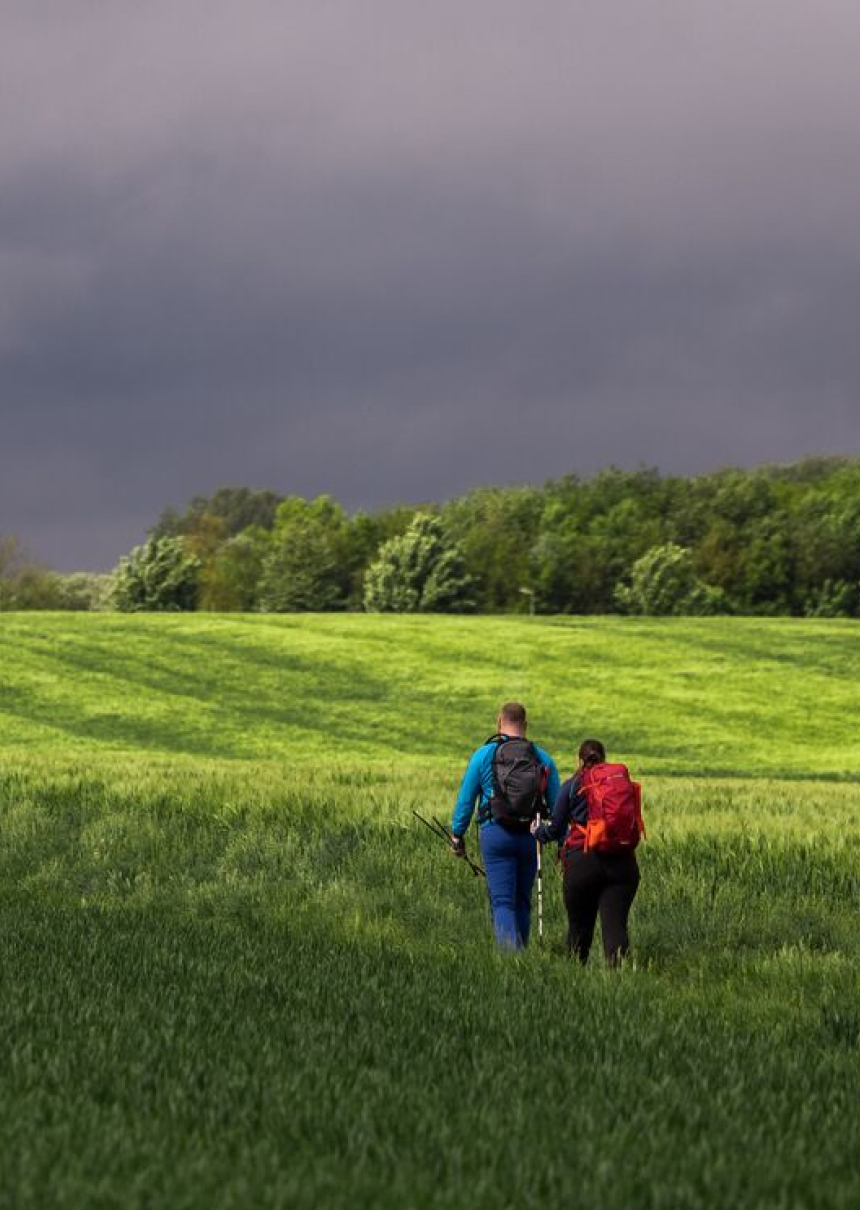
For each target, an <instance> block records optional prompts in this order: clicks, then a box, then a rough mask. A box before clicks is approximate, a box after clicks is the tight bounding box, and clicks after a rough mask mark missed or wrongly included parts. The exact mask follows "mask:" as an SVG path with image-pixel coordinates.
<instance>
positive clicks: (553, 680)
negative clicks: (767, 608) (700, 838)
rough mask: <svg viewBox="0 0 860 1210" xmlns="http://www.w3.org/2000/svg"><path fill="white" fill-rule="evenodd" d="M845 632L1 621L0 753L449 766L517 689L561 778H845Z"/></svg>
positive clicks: (671, 623)
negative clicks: (587, 765) (591, 755)
mask: <svg viewBox="0 0 860 1210" xmlns="http://www.w3.org/2000/svg"><path fill="white" fill-rule="evenodd" d="M858 682H860V624H858V623H854V622H837V621H831V620H820V621H819V620H815V621H812V620H793V619H773V620H770V619H745V618H713V619H680V618H679V619H621V618H571V619H568V618H547V619H544V618H537V619H523V618H441V617H408V618H407V617H380V616H363V615H354V616H353V615H337V616H330V615H329V616H326V615H300V616H272V615H268V616H235V615H226V616H216V615H184V616H170V615H132V616H128V615H125V616H123V615H92V614H78V615H68V614H67V615H60V614H19V615H5V616H2V617H0V750H2V749H6V750H10V749H22V748H23V749H28V750H30V751H32V750H36V751H43V752H45V753H52V752H56V751H58V750H62V751H65V752H68V753H76V754H82V753H85V752H90V753H92V752H96V751H103V752H109V751H123V752H134V751H139V752H141V753H145V754H149V755H150V756H153V755H156V754H162V755H165V756H172V757H196V758H200V757H210V758H215V759H218V758H222V759H229V760H243V759H245V760H259V759H275V760H283V759H289V760H290V761H291V762H295V761H298V762H300V763H302V764H311V765H314V764H316V765H319V764H320V763H321V762H324V763H325V764H326V765H329V764H331V763H332V762H334V763H336V764H343V765H346V766H349V765H350V764H352V763H360V764H362V766H365V767H366V766H368V765H375V764H383V765H384V764H385V763H388V762H392V761H398V762H399V761H403V760H408V761H415V762H417V763H430V764H432V765H436V766H441V765H442V764H445V765H447V764H449V763H450V762H452V761H453V762H454V763H455V764H456V763H458V762H459V761H461V760H462V759H463V758H464V757H465V755H466V754H467V752H468V750H469V749H470V747H471V746H472V745H473V744H474V743H476V742H479V741H480V740H481V739H482V738H484V736H485V734H487V733H488V732H489V730H491V728H492V722H493V717H494V711H495V709H496V707H497V705H498V703H499V702H500V701H501V700H503V699H505V698H511V697H517V698H522V699H524V700H525V701H526V703H527V705H528V706H529V709H530V713H531V717H532V734H533V735H534V736H535V737H536V738H539V739H540V740H541V741H542V742H544V743H545V744H547V746H549V747H550V748H551V749H552V750H553V751H554V752H555V753H557V755H558V760H559V763H560V764H561V765H562V766H563V767H565V768H569V767H570V766H571V764H572V762H573V753H574V749H575V746H576V744H577V743H578V741H579V739H581V738H582V737H583V736H585V735H586V734H596V735H598V736H600V737H602V738H603V739H604V740H605V741H606V742H607V744H608V745H609V747H610V749H611V751H612V752H613V753H614V754H615V755H617V756H618V757H620V758H622V759H626V760H627V761H629V762H630V763H631V764H632V765H634V766H635V767H636V768H637V770H638V771H639V772H641V773H643V774H644V775H648V774H657V773H660V774H667V775H673V774H681V773H690V774H699V775H706V776H712V775H723V776H765V775H766V776H776V777H815V778H845V777H850V776H852V775H854V774H856V772H857V770H858V768H860V735H858V729H857V727H856V718H857V697H858V695H857V690H856V685H857V683H858Z"/></svg>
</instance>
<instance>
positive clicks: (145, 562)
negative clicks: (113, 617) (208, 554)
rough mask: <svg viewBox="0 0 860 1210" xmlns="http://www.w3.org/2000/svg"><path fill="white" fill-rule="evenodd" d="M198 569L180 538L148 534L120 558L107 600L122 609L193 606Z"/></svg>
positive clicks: (170, 609) (165, 609)
mask: <svg viewBox="0 0 860 1210" xmlns="http://www.w3.org/2000/svg"><path fill="white" fill-rule="evenodd" d="M199 573H200V560H199V559H198V558H197V556H196V555H193V554H190V553H189V551H188V549H187V547H186V544H185V542H184V540H183V539H182V538H150V539H149V541H148V542H146V543H145V544H144V545H143V546H136V547H135V548H134V550H133V551H132V552H131V554H130V555H128V556H127V557H126V558H124V559H120V561H119V565H118V567H117V569H116V571H115V572H114V576H113V588H112V592H111V604H112V605H113V606H114V607H115V608H116V609H118V610H120V611H121V612H123V613H137V612H143V611H145V610H152V611H163V612H171V613H176V612H181V611H184V610H190V609H195V608H196V606H197V592H198V578H199Z"/></svg>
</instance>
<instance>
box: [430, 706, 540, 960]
mask: <svg viewBox="0 0 860 1210" xmlns="http://www.w3.org/2000/svg"><path fill="white" fill-rule="evenodd" d="M497 728H498V731H497V734H496V735H494V736H492V737H491V738H490V739H489V740H488V741H487V742H486V743H485V744H483V745H482V746H481V747H480V748H478V749H477V751H476V752H474V753H473V754H472V757H471V759H470V761H469V764H468V766H467V768H466V772H465V775H464V777H463V782H462V785H461V786H460V793H459V795H458V796H457V805H456V806H455V808H454V815H453V819H452V821H451V832H452V833H453V841H452V849H453V852H454V854H455V856H457V857H462V856H464V854H465V852H466V843H465V840H464V837H465V835H466V830H467V828H468V827H469V824H470V822H471V819H472V814H473V812H474V810H475V804H476V803H477V804H478V830H479V833H478V834H479V838H480V844H481V853H482V855H483V859H484V868H485V870H486V872H487V888H488V890H489V893H490V907H491V909H492V913H493V930H494V932H495V935H496V941H497V942H498V944H499V945H500V946H501V947H502V948H503V949H522V948H523V947H524V946H526V945H528V940H529V932H530V930H531V912H532V887H533V885H534V880H535V874H536V872H537V846H536V843H535V840H534V837H533V836H532V835H531V833H530V831H529V828H530V825H531V823H532V821H533V820H534V819H535V818H536V816H537V815H538V814H541V815H546V814H547V806H546V804H547V802H549V803H554V802H555V799H556V796H557V795H558V791H559V776H558V769H557V768H556V765H555V761H554V760H553V759H552V757H551V756H550V755H549V753H548V752H546V751H544V749H543V748H539V747H538V746H537V744H532V743H531V742H530V741H529V740H527V739H526V711H525V707H524V706H521V705H520V703H519V702H506V703H505V705H504V706H502V708H501V710H500V711H499V718H498V722H497Z"/></svg>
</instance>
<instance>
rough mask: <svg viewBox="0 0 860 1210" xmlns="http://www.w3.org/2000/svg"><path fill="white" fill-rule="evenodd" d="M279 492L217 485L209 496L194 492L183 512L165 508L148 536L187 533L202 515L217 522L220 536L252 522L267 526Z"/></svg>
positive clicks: (196, 527) (201, 521)
mask: <svg viewBox="0 0 860 1210" xmlns="http://www.w3.org/2000/svg"><path fill="white" fill-rule="evenodd" d="M282 499H283V497H282V496H279V495H278V494H277V492H271V491H259V492H258V491H252V490H251V489H250V488H247V487H219V488H218V490H217V491H216V492H214V493H213V494H212V495H211V496H194V497H192V499H191V500H190V501H189V502H188V504H187V505H186V507H185V510H184V511H183V512H181V513H180V512H177V510H176V509H175V508H167V509H165V510H164V512H163V513H162V514H161V516H160V518H159V519H158V521H157V522H156V524H155V526H154V527H153V529H152V531H151V532H152V536H153V537H156V538H160V537H178V536H180V535H183V536H187V535H189V534H193V533H195V532H196V531H198V530H199V529H200V528H201V526H203V525H205V524H206V523H207V522H206V519H207V518H209V519H215V520H217V521H219V522H221V529H222V532H223V535H224V538H225V539H226V538H232V537H234V536H235V535H236V534H238V533H241V532H242V530H243V529H249V528H251V527H252V526H255V527H258V528H260V529H271V528H272V527H273V525H274V524H275V514H276V513H277V509H278V505H279V504H280V502H281V500H282Z"/></svg>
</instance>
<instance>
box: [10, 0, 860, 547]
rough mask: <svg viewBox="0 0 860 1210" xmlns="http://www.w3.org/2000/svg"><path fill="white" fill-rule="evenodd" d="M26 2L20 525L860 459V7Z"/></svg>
mask: <svg viewBox="0 0 860 1210" xmlns="http://www.w3.org/2000/svg"><path fill="white" fill-rule="evenodd" d="M609 9H610V6H606V5H597V4H570V3H561V2H552V3H538V4H536V5H533V6H529V7H528V8H527V9H526V8H523V7H522V6H521V5H519V4H517V5H514V4H510V3H505V2H501V0H492V2H490V0H480V2H467V3H465V4H464V3H462V2H461V3H459V4H453V3H448V2H447V0H446V2H445V3H437V4H434V5H426V6H418V5H410V4H404V3H402V0H401V2H399V3H394V2H393V0H385V2H371V3H368V4H366V5H351V4H346V3H328V4H327V3H323V2H322V0H316V2H315V3H313V4H310V3H307V4H305V3H294V4H283V3H274V0H272V2H270V3H267V2H265V0H253V2H249V0H246V3H244V4H243V5H241V6H237V5H235V4H225V3H213V2H212V0H207V2H206V3H202V2H200V3H190V2H178V0H177V2H174V3H171V4H167V3H166V2H159V3H153V4H149V5H136V4H131V3H129V4H124V3H112V4H110V5H107V4H102V3H95V2H93V3H75V2H73V0H66V2H64V3H63V4H59V3H57V4H50V3H45V4H40V5H33V4H26V5H25V4H23V3H21V4H17V5H16V4H9V3H7V4H6V5H4V7H3V13H2V16H0V104H2V112H3V113H4V115H7V116H8V115H12V114H14V121H8V120H7V121H6V122H5V123H4V125H3V126H2V127H0V409H2V447H0V449H2V452H0V472H2V473H0V529H4V530H11V531H14V532H17V533H18V534H19V535H20V536H22V537H23V538H24V539H25V540H26V541H27V542H28V543H29V545H30V546H31V547H32V548H33V549H34V550H35V551H36V552H37V553H38V554H40V555H41V556H43V557H45V558H47V559H49V560H51V561H53V562H55V563H56V564H57V565H59V566H65V567H73V566H83V565H92V566H107V565H110V564H111V563H112V562H113V561H114V560H115V558H116V557H117V555H118V554H119V553H121V552H122V551H123V550H124V549H126V548H127V547H128V546H129V545H130V544H131V543H132V542H134V541H138V540H139V539H140V537H141V536H142V533H143V531H144V530H145V528H146V526H147V525H148V524H150V523H151V522H152V520H154V518H155V516H156V515H157V513H158V512H159V511H160V509H161V508H162V507H163V506H164V505H166V504H167V503H171V502H172V503H177V504H180V503H182V502H184V500H185V499H186V498H187V497H188V496H189V495H191V494H192V493H194V492H197V491H208V490H212V489H214V488H215V487H216V486H218V485H221V484H225V483H236V482H242V483H247V484H249V485H257V486H273V487H275V488H278V489H280V490H283V491H295V492H301V493H305V494H310V493H316V492H319V491H330V492H332V493H334V494H335V495H338V496H339V497H340V498H342V499H343V500H344V502H345V503H347V504H348V505H350V506H374V505H378V504H382V503H385V502H389V501H392V500H394V499H400V498H405V499H414V500H420V499H426V498H438V497H442V496H444V495H446V494H450V493H453V492H456V491H460V490H463V489H465V488H467V487H469V486H472V485H476V484H479V483H487V482H506V481H514V480H533V481H540V480H542V479H544V478H545V477H548V476H551V475H556V474H561V473H564V472H566V471H569V470H578V471H586V472H587V471H589V470H593V469H598V468H600V467H602V466H604V465H606V464H607V463H608V462H610V461H612V462H615V463H620V464H622V465H636V464H637V463H640V462H645V463H649V464H657V465H659V466H661V467H662V468H664V469H666V470H682V471H695V470H701V469H708V468H710V467H714V466H716V465H719V464H721V463H726V462H740V463H745V464H749V463H752V462H756V461H761V460H784V459H789V458H792V457H796V456H800V455H802V454H804V453H811V452H818V451H833V452H835V451H839V450H844V451H847V452H856V451H857V450H858V449H860V351H858V342H857V339H856V331H857V328H858V317H860V236H859V235H858V226H857V222H856V214H857V213H860V152H858V146H857V139H856V134H855V115H856V112H857V111H858V102H860V84H858V82H857V76H856V71H855V64H856V56H857V51H858V50H860V10H856V9H855V7H854V6H853V5H849V4H847V3H845V4H842V3H824V4H822V5H817V6H815V8H814V9H813V7H812V6H811V5H806V4H800V3H791V2H790V0H779V2H777V0H773V2H772V3H755V2H753V3H750V2H745V3H743V4H740V3H729V4H726V5H720V6H714V5H711V4H709V3H707V4H706V3H690V2H689V0H685V2H684V3H681V2H680V0H678V2H677V3H666V2H657V0H654V2H647V3H643V4H642V5H636V6H632V5H631V6H617V7H615V8H613V11H609Z"/></svg>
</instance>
